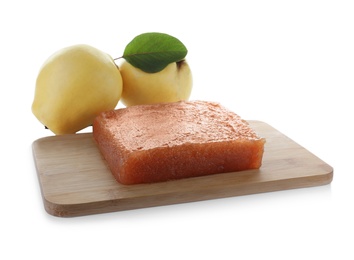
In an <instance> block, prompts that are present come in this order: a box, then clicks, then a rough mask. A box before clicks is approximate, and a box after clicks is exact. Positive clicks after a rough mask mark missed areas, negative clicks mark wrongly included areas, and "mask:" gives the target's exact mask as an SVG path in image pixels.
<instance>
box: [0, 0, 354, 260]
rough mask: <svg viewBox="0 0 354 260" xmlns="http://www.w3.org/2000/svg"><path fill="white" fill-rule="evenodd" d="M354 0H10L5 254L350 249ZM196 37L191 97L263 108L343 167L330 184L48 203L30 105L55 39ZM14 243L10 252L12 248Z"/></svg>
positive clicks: (121, 43) (192, 254)
mask: <svg viewBox="0 0 354 260" xmlns="http://www.w3.org/2000/svg"><path fill="white" fill-rule="evenodd" d="M353 14H354V4H353V1H343V0H336V1H326V0H322V1H320V0H319V1H314V0H304V1H303V0H299V1H281V0H279V1H275V0H267V1H254V0H250V1H225V0H218V1H208V0H205V1H191V0H188V1H185V0H180V1H155V0H150V1H130V0H126V1H105V0H101V1H74V0H71V1H57V2H55V1H36V0H33V1H16V0H14V1H2V2H1V4H0V26H1V27H0V28H1V30H0V35H1V40H0V47H1V48H0V87H1V95H0V98H1V102H0V106H1V107H0V113H1V130H0V131H1V135H0V136H1V138H2V145H1V150H2V156H1V166H2V170H1V182H0V186H1V187H0V195H1V196H0V205H1V214H0V225H1V226H0V234H1V235H0V237H1V242H0V247H1V250H0V258H1V259H24V258H26V259H28V258H32V257H34V258H35V259H321V258H322V259H323V258H324V257H326V259H353V257H354V252H353V249H352V246H353V240H354V239H353V234H354V224H353V218H354V213H353V212H354V211H353V210H352V209H353V200H354V189H353V185H354V172H353V167H352V165H353V155H354V154H353V146H354V141H353V130H354V129H353V123H352V120H353V114H352V113H353V111H354V105H353V94H352V92H351V90H352V88H353V84H354V34H353V32H354V15H353ZM149 31H158V32H165V33H168V34H171V35H174V36H176V37H177V38H179V39H180V40H181V41H182V42H183V43H184V44H185V45H186V46H187V48H188V50H189V53H188V56H187V59H188V61H189V63H190V65H191V68H192V70H193V75H194V89H193V94H192V97H191V99H204V100H213V101H217V102H220V103H222V104H223V105H224V106H226V107H228V108H230V109H232V110H234V111H235V112H237V113H238V114H240V115H241V116H242V117H244V118H246V119H256V120H261V121H264V122H266V123H268V124H270V125H272V126H273V127H275V128H276V129H278V130H280V131H281V132H283V133H284V134H286V135H287V136H289V137H290V138H292V139H293V140H295V141H296V142H298V143H299V144H301V145H302V146H304V147H305V148H307V149H308V150H309V151H311V152H312V153H314V154H316V155H317V156H318V157H320V158H321V159H322V160H324V161H325V162H327V163H328V164H330V165H331V166H332V167H333V168H334V179H333V182H332V183H331V184H330V185H326V186H321V187H314V188H306V189H296V190H289V191H280V192H273V193H265V194H258V195H249V196H242V197H234V198H227V199H218V200H211V201H204V202H196V203H188V204H180V205H173V206H164V207H155V208H148V209H139V210H131V211H124V212H117V213H110V214H100V215H93V216H85V217H78V218H69V219H68V218H57V217H53V216H50V215H48V214H47V213H46V212H45V211H44V208H43V204H42V200H41V195H40V189H39V184H38V180H37V175H36V170H35V166H34V162H33V157H32V150H31V149H32V148H31V145H32V142H33V141H34V140H36V139H38V138H41V137H44V136H47V135H51V133H50V132H49V131H48V130H44V129H43V127H42V125H41V124H40V123H39V122H38V121H37V120H36V118H35V117H34V116H33V115H32V112H31V103H32V99H33V94H34V87H35V79H36V76H37V73H38V71H39V68H40V66H41V65H42V63H43V62H44V60H45V59H46V58H47V57H48V56H49V55H51V54H52V53H53V52H54V51H56V50H58V49H60V48H62V47H66V46H68V45H72V44H76V43H86V44H90V45H92V46H95V47H96V48H99V49H101V50H103V51H105V52H107V53H109V54H111V56H113V57H119V56H120V55H121V54H122V53H123V50H124V47H125V45H126V44H127V43H128V42H129V41H130V40H131V39H132V38H133V37H135V36H136V35H138V34H140V33H144V32H149ZM5 255H7V256H6V257H5Z"/></svg>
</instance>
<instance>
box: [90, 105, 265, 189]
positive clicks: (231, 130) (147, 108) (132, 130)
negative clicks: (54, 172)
mask: <svg viewBox="0 0 354 260" xmlns="http://www.w3.org/2000/svg"><path fill="white" fill-rule="evenodd" d="M93 135H94V138H95V140H96V142H97V144H98V147H99V149H100V151H101V153H102V155H103V157H104V158H105V160H106V161H107V163H108V166H109V168H110V170H111V171H112V173H113V175H114V176H115V178H116V179H117V181H119V182H120V183H123V184H136V183H151V182H159V181H167V180H173V179H180V178H186V177H195V176H202V175H207V174H215V173H222V172H232V171H240V170H247V169H257V168H259V167H260V166H261V162H262V156H263V149H264V142H265V140H264V139H263V138H261V137H259V136H258V135H257V133H256V132H255V131H254V130H253V129H251V128H250V127H249V125H248V123H247V122H246V121H244V120H243V119H242V118H241V117H240V116H238V115H237V114H235V113H233V112H231V111H229V110H227V109H226V108H224V107H222V106H221V105H219V104H218V103H214V102H206V101H189V102H184V101H182V102H176V103H166V104H156V105H140V106H132V107H129V108H124V109H118V110H114V111H107V112H104V113H102V114H100V115H99V116H98V117H97V118H96V120H95V122H94V124H93Z"/></svg>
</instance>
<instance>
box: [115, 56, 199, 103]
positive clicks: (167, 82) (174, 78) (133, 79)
mask: <svg viewBox="0 0 354 260" xmlns="http://www.w3.org/2000/svg"><path fill="white" fill-rule="evenodd" d="M119 69H120V73H121V75H122V78H123V93H122V98H121V101H122V103H123V104H124V105H126V106H133V105H140V104H153V103H165V102H176V101H181V100H188V99H189V97H190V95H191V91H192V85H193V80H192V73H191V69H190V67H189V65H188V63H187V62H186V61H181V62H178V63H176V62H173V63H170V64H169V65H168V66H167V67H166V68H164V69H163V70H162V71H159V72H156V73H147V72H144V71H142V70H140V69H138V68H136V67H134V66H132V65H131V64H130V63H128V62H127V61H123V62H122V64H121V65H120V66H119Z"/></svg>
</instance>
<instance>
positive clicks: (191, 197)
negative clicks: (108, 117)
mask: <svg viewBox="0 0 354 260" xmlns="http://www.w3.org/2000/svg"><path fill="white" fill-rule="evenodd" d="M332 180H333V170H331V171H329V172H326V173H323V174H321V175H316V176H311V177H301V178H297V179H295V180H293V182H292V184H291V185H289V183H288V181H287V180H282V181H269V182H266V183H255V184H253V185H235V186H234V187H229V188H228V189H220V188H215V189H208V192H207V193H206V192H205V191H204V190H203V189H200V190H198V189H195V190H191V191H190V192H188V193H183V194H180V193H179V192H175V193H170V194H157V195H153V196H146V197H143V198H142V197H135V198H124V199H116V200H110V201H98V202H90V203H86V204H67V205H66V204H57V203H53V202H51V201H49V200H47V199H46V197H45V196H44V195H43V194H42V198H43V201H44V207H45V210H46V212H47V213H48V214H50V215H53V216H56V217H64V218H69V217H79V216H87V215H94V214H103V213H112V212H119V211H126V210H135V209H142V208H151V207H159V206H167V205H174V204H182V203H190V202H198V201H206V200H214V199H222V198H229V197H238V196H245V195H253V194H260V193H267V192H276V191H286V190H291V189H300V188H310V187H315V186H324V185H328V184H330V183H331V182H332ZM274 183H276V185H275V184H274ZM182 195H183V196H182ZM142 201H143V203H142Z"/></svg>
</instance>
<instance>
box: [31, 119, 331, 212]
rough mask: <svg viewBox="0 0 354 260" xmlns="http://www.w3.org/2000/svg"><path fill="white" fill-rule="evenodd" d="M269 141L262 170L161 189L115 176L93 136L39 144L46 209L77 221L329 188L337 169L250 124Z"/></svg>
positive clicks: (259, 124)
mask: <svg viewBox="0 0 354 260" xmlns="http://www.w3.org/2000/svg"><path fill="white" fill-rule="evenodd" d="M249 122H250V124H251V126H252V127H253V128H254V129H255V130H256V131H257V133H258V134H259V135H261V136H262V137H265V138H266V145H265V151H264V157H263V165H262V167H261V169H260V170H249V171H242V172H232V173H222V174H216V175H210V176H204V177H197V178H189V179H183V180H176V181H168V182H163V183H155V184H139V185H129V186H126V185H121V184H119V183H117V182H116V180H115V179H114V178H113V176H112V175H111V172H110V171H109V169H108V168H107V166H106V164H105V161H104V159H103V158H102V157H101V154H100V152H99V150H98V148H97V146H96V143H95V142H94V140H93V137H92V134H91V133H85V134H74V135H62V136H51V137H44V138H41V139H38V140H36V141H34V142H33V146H32V148H33V155H34V160H35V163H36V168H37V173H38V179H39V184H40V187H41V192H42V197H43V201H44V207H45V209H46V211H47V212H48V213H49V214H51V215H54V216H60V217H73V216H81V215H89V214H97V213H105V212H114V211H121V210H129V209H137V208H144V207H152V206H161V205H168V204H175V203H184V202H192V201H201V200H208V199H215V198H223V197H231V196H239V195H246V194H254V193H261V192H269V191H278V190H285V189H294V188H302V187H311V186H318V185H325V184H329V183H330V182H331V181H332V178H333V168H332V167H331V166H329V165H328V164H326V163H325V162H323V161H322V160H321V159H319V158H318V157H316V156H315V155H313V154H312V153H310V152H309V151H307V150H306V149H305V148H303V147H302V146H300V145H299V144H297V143H295V142H294V141H292V140H291V139H290V138H288V137H286V136H285V135H283V134H282V133H280V132H279V131H277V130H275V129H274V128H273V127H271V126H270V125H268V124H266V123H263V122H260V121H249Z"/></svg>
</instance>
